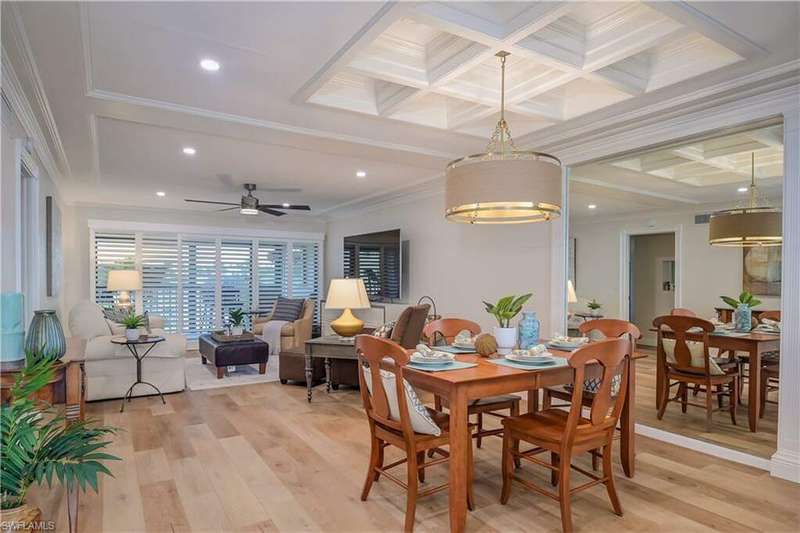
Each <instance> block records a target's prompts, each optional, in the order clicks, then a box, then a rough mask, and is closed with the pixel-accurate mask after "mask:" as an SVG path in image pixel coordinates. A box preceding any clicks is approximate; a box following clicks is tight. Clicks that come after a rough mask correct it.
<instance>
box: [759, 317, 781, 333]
mask: <svg viewBox="0 0 800 533" xmlns="http://www.w3.org/2000/svg"><path fill="white" fill-rule="evenodd" d="M759 325H760V326H767V327H768V328H770V329H774V330H776V331H780V330H781V323H780V322H778V321H777V320H771V319H769V318H762V319H761V324H759Z"/></svg>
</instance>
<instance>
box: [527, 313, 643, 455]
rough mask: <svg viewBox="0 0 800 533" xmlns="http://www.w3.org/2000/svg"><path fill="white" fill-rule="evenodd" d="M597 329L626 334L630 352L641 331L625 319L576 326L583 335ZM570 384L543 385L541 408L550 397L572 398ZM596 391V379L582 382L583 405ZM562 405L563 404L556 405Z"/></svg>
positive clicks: (607, 334) (548, 404)
mask: <svg viewBox="0 0 800 533" xmlns="http://www.w3.org/2000/svg"><path fill="white" fill-rule="evenodd" d="M593 331H597V332H598V333H600V334H601V335H603V337H606V338H614V337H622V336H626V337H627V338H629V339H630V340H631V342H632V346H631V353H634V352H635V351H636V341H637V340H639V339H641V338H642V333H641V332H640V331H639V328H637V327H636V326H635V325H634V324H631V323H630V322H627V321H625V320H617V319H613V318H600V319H596V320H589V321H588V322H583V323H581V324H580V325H579V326H578V332H579V333H580V334H581V335H583V336H588V335H589V334H590V333H591V332H593ZM572 388H573V387H572V385H562V386H559V387H545V389H544V391H543V394H542V408H543V409H549V408H550V407H551V406H552V399H553V398H558V399H559V400H563V401H566V402H570V401H571V400H572ZM596 391H597V380H596V379H594V378H588V379H586V380H585V382H584V384H583V405H584V407H591V404H592V401H594V395H595V392H596ZM558 407H563V406H558ZM590 452H591V454H592V469H593V470H597V468H598V462H599V458H600V456H601V453H600V452H599V450H591V451H590Z"/></svg>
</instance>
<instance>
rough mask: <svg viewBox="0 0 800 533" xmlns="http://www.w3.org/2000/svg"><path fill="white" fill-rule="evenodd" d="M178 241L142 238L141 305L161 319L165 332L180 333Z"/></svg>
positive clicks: (165, 238) (152, 236)
mask: <svg viewBox="0 0 800 533" xmlns="http://www.w3.org/2000/svg"><path fill="white" fill-rule="evenodd" d="M179 253H180V252H179V250H178V238H177V236H175V235H172V236H170V235H165V236H160V235H143V236H142V242H141V266H142V291H141V294H142V305H143V308H144V310H146V311H147V312H148V313H151V314H154V315H159V316H160V317H162V318H163V319H164V329H165V330H167V331H173V332H174V331H179V329H180V324H179V320H178V316H179V298H178V255H179Z"/></svg>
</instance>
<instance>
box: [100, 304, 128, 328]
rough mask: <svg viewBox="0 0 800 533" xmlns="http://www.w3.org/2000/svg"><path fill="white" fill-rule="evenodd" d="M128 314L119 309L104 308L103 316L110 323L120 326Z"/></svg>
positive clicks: (125, 310) (126, 311)
mask: <svg viewBox="0 0 800 533" xmlns="http://www.w3.org/2000/svg"><path fill="white" fill-rule="evenodd" d="M129 314H130V311H128V310H127V309H120V308H119V307H104V308H103V316H105V317H106V318H107V319H108V320H110V321H112V322H116V323H117V324H121V323H122V321H123V320H124V319H125V317H127V316H128V315H129Z"/></svg>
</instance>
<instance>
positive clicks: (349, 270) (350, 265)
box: [343, 244, 358, 278]
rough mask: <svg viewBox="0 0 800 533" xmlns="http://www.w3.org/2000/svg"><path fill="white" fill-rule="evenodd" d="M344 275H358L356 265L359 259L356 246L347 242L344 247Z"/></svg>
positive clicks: (347, 276) (350, 276)
mask: <svg viewBox="0 0 800 533" xmlns="http://www.w3.org/2000/svg"><path fill="white" fill-rule="evenodd" d="M343 259H344V277H346V278H356V277H358V275H357V273H356V265H357V264H358V261H357V260H356V247H355V246H354V245H352V244H346V245H345V247H344V258H343Z"/></svg>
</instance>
